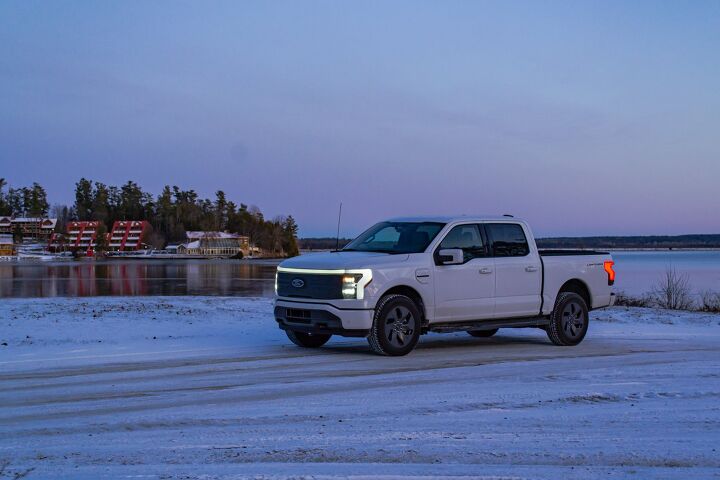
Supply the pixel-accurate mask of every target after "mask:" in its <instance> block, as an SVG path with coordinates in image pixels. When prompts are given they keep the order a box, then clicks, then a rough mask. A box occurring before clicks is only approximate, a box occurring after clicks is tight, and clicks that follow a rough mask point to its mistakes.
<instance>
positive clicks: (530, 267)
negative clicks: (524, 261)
mask: <svg viewBox="0 0 720 480" xmlns="http://www.w3.org/2000/svg"><path fill="white" fill-rule="evenodd" d="M525 271H526V272H537V271H538V268H537V267H533V266H532V265H531V266H529V267H525Z"/></svg>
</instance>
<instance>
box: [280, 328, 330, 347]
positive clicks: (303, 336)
mask: <svg viewBox="0 0 720 480" xmlns="http://www.w3.org/2000/svg"><path fill="white" fill-rule="evenodd" d="M285 333H286V334H287V336H288V338H289V339H290V341H291V342H293V343H294V344H295V345H297V346H298V347H303V348H318V347H322V346H323V345H325V344H326V343H327V341H328V340H330V337H332V335H325V334H319V333H303V332H295V331H293V330H285Z"/></svg>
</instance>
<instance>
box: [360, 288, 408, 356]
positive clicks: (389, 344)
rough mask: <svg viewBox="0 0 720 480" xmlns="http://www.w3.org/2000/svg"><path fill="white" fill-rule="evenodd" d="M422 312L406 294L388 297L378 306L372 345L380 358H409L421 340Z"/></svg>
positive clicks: (372, 329)
mask: <svg viewBox="0 0 720 480" xmlns="http://www.w3.org/2000/svg"><path fill="white" fill-rule="evenodd" d="M420 319H421V315H420V309H419V308H418V307H417V305H416V304H415V302H413V301H412V299H410V298H409V297H406V296H405V295H387V296H385V297H383V298H381V299H380V301H379V302H378V304H377V307H375V317H374V319H373V325H372V328H371V329H370V336H369V337H368V343H369V344H370V348H372V350H373V351H374V352H375V353H378V354H380V355H391V356H400V355H407V354H408V353H410V351H412V349H413V348H415V345H416V344H417V342H418V340H419V339H420V321H421V320H420Z"/></svg>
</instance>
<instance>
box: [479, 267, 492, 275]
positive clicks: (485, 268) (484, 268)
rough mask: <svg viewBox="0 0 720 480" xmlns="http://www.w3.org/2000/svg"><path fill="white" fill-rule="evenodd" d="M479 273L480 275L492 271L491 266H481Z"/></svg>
mask: <svg viewBox="0 0 720 480" xmlns="http://www.w3.org/2000/svg"><path fill="white" fill-rule="evenodd" d="M480 273H481V274H482V275H487V274H488V273H492V268H489V267H483V268H481V269H480Z"/></svg>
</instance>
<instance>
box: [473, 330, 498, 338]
mask: <svg viewBox="0 0 720 480" xmlns="http://www.w3.org/2000/svg"><path fill="white" fill-rule="evenodd" d="M497 332H498V329H497V328H493V329H492V330H468V333H469V334H470V335H471V336H473V337H478V338H487V337H492V336H493V335H495V334H496V333H497Z"/></svg>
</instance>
